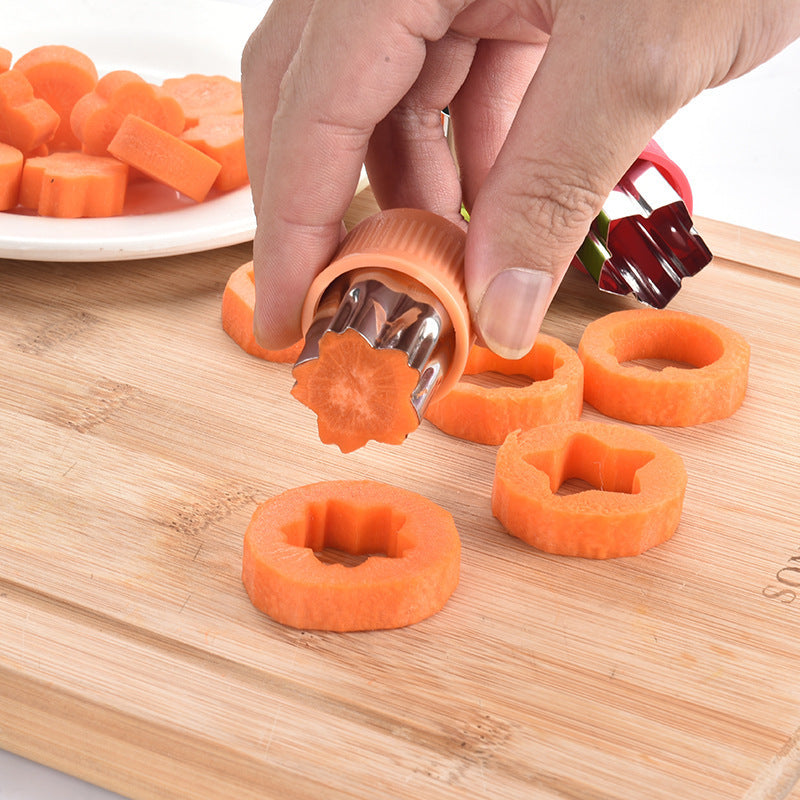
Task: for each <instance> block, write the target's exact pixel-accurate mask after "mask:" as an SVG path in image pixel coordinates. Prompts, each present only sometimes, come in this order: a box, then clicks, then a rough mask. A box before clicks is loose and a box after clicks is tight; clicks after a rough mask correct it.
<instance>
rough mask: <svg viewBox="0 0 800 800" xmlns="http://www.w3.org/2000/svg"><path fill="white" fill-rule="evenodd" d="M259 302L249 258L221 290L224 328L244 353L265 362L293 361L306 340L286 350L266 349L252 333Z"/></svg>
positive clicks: (283, 362)
mask: <svg viewBox="0 0 800 800" xmlns="http://www.w3.org/2000/svg"><path fill="white" fill-rule="evenodd" d="M255 304H256V284H255V277H254V274H253V262H252V261H248V262H247V263H246V264H242V266H241V267H239V268H238V269H236V270H235V271H234V272H233V274H232V275H231V276H230V278H228V282H227V284H226V285H225V291H224V292H223V293H222V328H223V330H224V331H225V333H227V334H228V336H230V337H231V339H233V341H234V342H236V344H238V345H239V347H241V348H242V350H244V351H245V353H249V354H250V355H251V356H256V357H257V358H263V359H264V360H265V361H277V362H280V363H282V364H294V362H295V361H297V358H298V356H299V355H300V352H301V351H302V349H303V341H302V340H300V341H299V342H296V343H295V344H293V345H292V346H291V347H286V348H284V349H283V350H267V349H266V348H264V347H262V346H261V345H260V344H259V343H258V342H257V341H256V337H255V336H254V335H253V309H254V308H255Z"/></svg>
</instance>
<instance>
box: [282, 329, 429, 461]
mask: <svg viewBox="0 0 800 800" xmlns="http://www.w3.org/2000/svg"><path fill="white" fill-rule="evenodd" d="M292 374H293V375H294V377H295V380H296V383H295V385H294V388H293V389H292V394H293V395H294V396H295V397H296V398H297V399H298V400H299V401H300V402H301V403H304V404H305V405H307V406H308V407H309V408H310V409H311V410H312V411H314V413H315V414H316V415H317V428H318V430H319V438H320V441H321V442H323V443H325V444H335V445H338V447H339V449H340V450H341V451H342V452H343V453H350V452H352V451H353V450H357V449H358V448H359V447H363V446H364V445H365V444H366V443H367V442H368V441H369V440H370V439H374V440H375V441H378V442H383V443H385V444H402V443H403V442H404V441H405V439H406V436H408V434H409V433H411V432H412V431H414V430H416V429H417V427H419V418H418V416H417V412H416V410H415V409H414V406H413V405H412V403H411V395H412V393H413V391H414V389H415V388H416V386H417V384H418V383H419V372H418V371H417V370H416V369H414V368H413V367H410V366H409V365H408V357H407V355H406V354H405V353H404V352H402V351H401V350H392V349H389V348H387V349H376V348H373V347H372V346H371V345H370V344H369V342H367V340H366V339H365V338H364V337H363V336H362V335H361V334H360V333H358V331H355V330H353V329H351V328H348V329H346V330H345V331H343V332H342V333H334V332H333V331H326V332H325V333H324V334H323V335H322V338H321V339H320V342H319V357H318V358H313V359H310V360H309V361H304V362H302V363H300V364H297V365H296V366H295V368H294V370H293V372H292Z"/></svg>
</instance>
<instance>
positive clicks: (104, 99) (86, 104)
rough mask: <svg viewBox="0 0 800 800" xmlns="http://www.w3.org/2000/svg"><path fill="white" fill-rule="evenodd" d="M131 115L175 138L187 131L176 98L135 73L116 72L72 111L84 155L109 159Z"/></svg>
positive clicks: (126, 71) (73, 123) (100, 81)
mask: <svg viewBox="0 0 800 800" xmlns="http://www.w3.org/2000/svg"><path fill="white" fill-rule="evenodd" d="M128 114H134V115H135V116H137V117H139V118H141V119H145V120H147V121H148V122H151V123H152V124H153V125H155V126H156V127H158V128H162V129H163V130H165V131H167V132H168V133H171V134H173V136H177V135H179V134H180V133H181V131H183V121H184V119H183V111H182V110H181V107H180V105H179V104H178V102H177V100H175V98H174V97H171V96H170V95H168V94H167V93H166V92H165V91H164V90H163V89H161V88H159V87H158V86H154V85H153V84H151V83H147V81H145V80H144V78H142V77H140V76H139V75H137V74H136V73H135V72H131V71H130V70H122V69H121V70H114V71H113V72H109V73H108V74H106V75H104V76H103V77H102V78H100V80H99V81H98V82H97V85H96V86H95V88H94V89H93V90H92V91H91V92H88V93H87V94H85V95H84V96H83V97H81V98H80V99H79V100H78V101H77V102H76V103H75V105H74V107H73V109H72V113H71V115H70V124H71V126H72V131H73V133H74V134H75V135H76V136H77V137H78V139H79V140H80V142H81V148H82V150H83V152H85V153H90V154H91V155H96V156H102V155H107V153H108V145H109V143H110V142H111V140H112V139H113V138H114V134H115V133H116V132H117V130H118V129H119V126H120V125H121V124H122V121H123V120H124V119H125V117H127V116H128Z"/></svg>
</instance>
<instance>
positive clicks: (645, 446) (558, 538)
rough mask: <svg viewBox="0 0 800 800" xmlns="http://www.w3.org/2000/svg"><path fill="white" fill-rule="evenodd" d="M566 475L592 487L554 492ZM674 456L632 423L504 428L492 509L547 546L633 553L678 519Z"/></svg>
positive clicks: (559, 550)
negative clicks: (507, 432) (571, 492)
mask: <svg viewBox="0 0 800 800" xmlns="http://www.w3.org/2000/svg"><path fill="white" fill-rule="evenodd" d="M569 479H580V480H583V481H585V482H587V483H589V484H590V485H591V486H592V487H594V488H591V489H587V490H586V491H581V492H577V493H573V494H563V495H562V494H559V493H558V490H559V488H560V487H561V485H562V484H563V483H564V482H565V481H567V480H569ZM686 480H687V478H686V469H685V468H684V465H683V461H682V459H681V457H680V456H679V455H678V454H677V453H675V452H674V451H673V450H671V449H670V448H669V447H667V445H665V444H663V443H662V442H660V441H659V440H658V439H656V438H655V437H654V436H651V435H650V434H649V433H646V432H645V431H643V430H640V429H638V428H631V427H628V426H624V425H618V424H616V423H608V422H585V421H574V422H565V423H559V424H556V425H545V426H542V427H539V428H530V429H529V430H527V431H515V432H514V433H511V434H510V435H509V436H508V438H507V439H506V440H505V442H503V444H502V445H501V446H500V448H499V449H498V451H497V463H496V466H495V478H494V485H493V488H492V512H493V513H494V515H495V516H496V517H497V519H498V520H499V521H500V522H501V523H502V525H503V526H504V527H505V528H506V530H508V532H509V533H510V534H511V535H512V536H516V537H517V538H519V539H521V540H522V541H524V542H527V543H528V544H530V545H532V546H533V547H535V548H537V549H539V550H543V551H545V552H548V553H554V554H557V555H564V556H581V557H584V558H617V557H620V556H633V555H638V554H640V553H642V552H644V551H645V550H648V549H649V548H651V547H654V546H656V545H658V544H661V543H662V542H665V541H666V540H667V539H669V538H670V537H671V536H672V535H673V533H674V532H675V530H676V529H677V527H678V523H679V521H680V516H681V510H682V508H683V498H684V494H685V491H686Z"/></svg>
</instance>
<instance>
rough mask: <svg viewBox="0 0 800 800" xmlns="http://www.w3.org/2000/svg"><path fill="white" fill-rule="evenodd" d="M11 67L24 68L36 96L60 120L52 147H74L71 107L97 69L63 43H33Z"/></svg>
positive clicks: (88, 86)
mask: <svg viewBox="0 0 800 800" xmlns="http://www.w3.org/2000/svg"><path fill="white" fill-rule="evenodd" d="M14 69H18V70H20V71H21V72H24V73H25V75H26V77H27V78H28V80H29V81H30V82H31V86H33V91H34V93H35V94H36V96H37V97H40V98H42V99H43V100H45V101H47V103H49V104H50V105H51V106H52V107H53V109H54V110H55V112H56V114H58V116H59V119H60V122H59V126H58V129H57V130H56V132H55V135H54V136H53V140H52V142H51V144H50V149H51V151H52V150H78V149H79V148H80V146H81V145H80V142H79V141H78V139H77V137H76V136H75V134H74V133H73V132H72V128H71V127H70V123H69V117H70V114H71V112H72V107H73V106H74V105H75V103H76V102H77V101H78V99H79V98H81V97H83V95H85V94H86V93H87V92H91V91H92V89H94V87H95V84H96V83H97V69H96V68H95V65H94V62H93V61H92V59H91V58H89V56H87V55H86V54H85V53H82V52H80V51H79V50H76V49H75V48H74V47H68V46H66V45H57V44H52V45H43V46H42V47H36V48H34V49H33V50H31V51H30V52H28V53H25V54H24V55H23V56H20V57H19V58H18V59H17V62H16V63H15V64H14Z"/></svg>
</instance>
